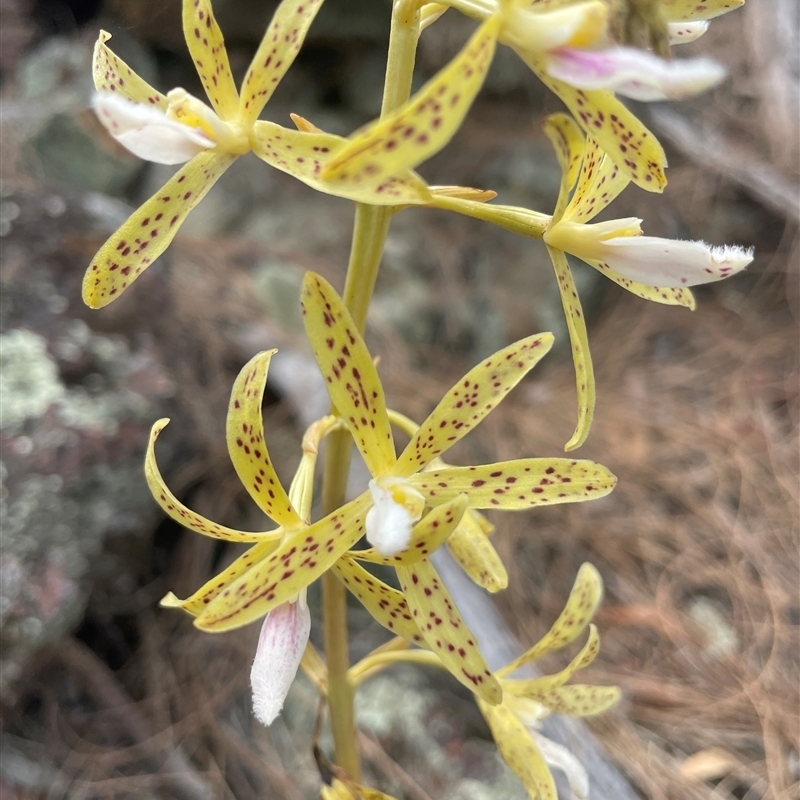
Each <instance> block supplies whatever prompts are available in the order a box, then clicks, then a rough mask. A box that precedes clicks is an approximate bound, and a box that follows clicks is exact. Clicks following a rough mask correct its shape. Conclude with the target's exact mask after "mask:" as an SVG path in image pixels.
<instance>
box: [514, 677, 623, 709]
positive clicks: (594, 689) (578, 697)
mask: <svg viewBox="0 0 800 800" xmlns="http://www.w3.org/2000/svg"><path fill="white" fill-rule="evenodd" d="M528 696H529V697H530V698H531V699H533V700H536V701H537V702H539V703H541V704H542V705H543V706H546V707H547V708H549V709H550V710H551V711H554V712H555V713H556V714H568V715H569V716H570V717H593V716H595V714H601V713H602V712H603V711H607V710H608V709H609V708H611V706H613V705H615V704H616V703H617V702H618V701H619V699H620V697H622V692H620V690H619V688H618V687H617V686H588V685H586V684H582V683H574V684H570V685H569V686H560V687H558V688H557V689H552V690H550V691H543V692H532V693H531V694H530V695H528Z"/></svg>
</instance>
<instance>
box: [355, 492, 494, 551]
mask: <svg viewBox="0 0 800 800" xmlns="http://www.w3.org/2000/svg"><path fill="white" fill-rule="evenodd" d="M466 509H467V496H466V495H459V496H458V497H455V498H453V500H451V501H450V502H449V503H443V504H442V505H440V506H437V507H436V508H434V509H433V510H432V511H430V512H429V513H428V514H426V515H425V516H424V517H423V518H422V519H421V520H420V521H419V522H418V523H417V524H416V525H415V526H414V527H413V528H412V529H411V541H410V542H409V545H408V548H407V549H406V550H403V551H402V552H400V553H397V555H394V556H382V555H381V554H380V553H379V552H378V551H377V550H375V548H373V547H370V548H369V549H367V550H351V551H350V552H349V553H348V555H349V556H352V557H353V558H356V559H358V560H359V561H368V562H370V563H372V564H386V565H387V566H391V567H394V566H397V565H398V564H416V562H417V561H420V560H422V559H423V558H427V557H428V556H429V555H430V554H431V553H433V552H435V551H436V550H437V549H438V548H439V547H440V546H441V545H442V544H444V542H445V541H446V540H447V538H448V537H449V536H450V534H451V533H453V530H454V528H455V527H456V526H457V525H458V524H459V523H460V522H461V521H462V517H463V516H464V512H465V511H466ZM480 536H481V538H482V539H483V540H484V541H486V537H485V536H484V535H483V534H482V533H481V534H480Z"/></svg>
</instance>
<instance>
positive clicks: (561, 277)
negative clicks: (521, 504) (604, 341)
mask: <svg viewBox="0 0 800 800" xmlns="http://www.w3.org/2000/svg"><path fill="white" fill-rule="evenodd" d="M547 252H548V253H549V254H550V259H551V261H552V262H553V269H554V270H555V272H556V279H557V281H558V291H559V294H560V295H561V305H562V306H563V307H564V316H565V317H566V320H567V329H568V330H569V341H570V345H571V347H572V362H573V364H574V365H575V384H576V386H577V389H578V423H577V425H576V426H575V432H574V433H573V434H572V438H571V439H570V440H569V441H568V442H567V444H566V445H565V446H564V449H565V450H566V451H567V452H569V451H570V450H575V449H576V448H578V447H580V446H581V445H582V444H583V443H584V442H585V441H586V437H587V436H588V435H589V428H590V427H591V425H592V416H593V415H594V404H595V397H596V395H595V383H594V368H593V366H592V356H591V353H590V352H589V336H588V334H587V333H586V320H585V319H584V317H583V309H582V308H581V301H580V298H579V297H578V290H577V288H576V287H575V281H574V279H573V277H572V270H571V269H570V268H569V264H568V263H567V257H566V255H565V254H564V252H563V251H562V250H556V249H555V248H552V247H548V248H547Z"/></svg>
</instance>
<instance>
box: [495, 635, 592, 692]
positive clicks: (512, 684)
mask: <svg viewBox="0 0 800 800" xmlns="http://www.w3.org/2000/svg"><path fill="white" fill-rule="evenodd" d="M599 652H600V634H598V632H597V628H596V627H595V626H594V625H589V638H588V640H587V641H586V644H585V645H584V646H583V647H582V648H581V651H580V653H578V655H577V656H575V658H573V659H572V661H570V663H569V664H568V665H567V666H566V667H564V669H562V670H561V671H560V672H556V673H555V674H553V675H540V676H538V677H536V678H520V679H516V680H505V681H503V687H504V688H505V690H506V691H507V692H509V693H510V694H513V695H517V696H519V697H529V698H534V699H536V698H538V697H539V696H541V694H542V692H549V691H551V690H553V689H557V688H558V687H559V686H563V685H564V684H565V683H566V682H567V681H568V680H569V679H570V678H571V677H572V676H573V675H574V674H575V673H576V672H578V671H579V670H582V669H585V668H586V667H588V666H589V664H591V663H592V662H593V661H594V660H595V658H596V657H597V654H598V653H599Z"/></svg>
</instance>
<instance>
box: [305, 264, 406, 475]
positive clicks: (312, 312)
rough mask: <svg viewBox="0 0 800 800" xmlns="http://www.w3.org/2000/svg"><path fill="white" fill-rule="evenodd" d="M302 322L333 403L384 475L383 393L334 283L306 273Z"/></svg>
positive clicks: (388, 443) (389, 451) (388, 433)
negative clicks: (331, 283) (333, 285)
mask: <svg viewBox="0 0 800 800" xmlns="http://www.w3.org/2000/svg"><path fill="white" fill-rule="evenodd" d="M301 305H302V307H303V321H304V323H305V326H306V333H307V334H308V340H309V342H310V343H311V347H312V349H313V350H314V356H315V357H316V359H317V363H318V364H319V368H320V371H321V372H322V375H323V377H324V378H325V381H326V383H327V384H328V392H329V393H330V396H331V400H332V401H333V404H334V406H336V409H337V411H338V413H339V415H340V416H341V417H342V419H344V420H345V422H346V423H347V427H348V428H349V429H350V433H351V434H352V435H353V439H354V440H355V443H356V446H357V447H358V449H359V451H360V452H361V455H362V456H363V457H364V461H365V463H366V465H367V467H368V468H369V471H370V472H371V473H372V474H373V475H385V474H387V473H388V472H389V471H390V470H391V468H392V466H393V464H394V462H395V452H394V440H393V439H392V429H391V426H390V424H389V417H388V415H387V413H386V398H385V397H384V393H383V386H382V385H381V381H380V378H379V377H378V370H377V369H376V368H375V364H374V363H373V362H372V357H371V356H370V354H369V351H368V350H367V346H366V345H365V344H364V340H363V339H362V338H361V334H360V333H359V332H358V328H357V327H356V324H355V323H354V322H353V319H352V317H351V316H350V312H349V311H348V310H347V308H346V307H345V305H344V303H343V302H342V300H341V298H340V297H339V295H337V294H336V291H335V290H334V288H333V287H332V286H331V285H330V284H329V283H328V282H327V281H326V280H325V279H324V278H322V277H321V276H320V275H317V274H316V273H313V272H309V273H307V274H306V277H305V280H304V281H303V291H302V295H301Z"/></svg>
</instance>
